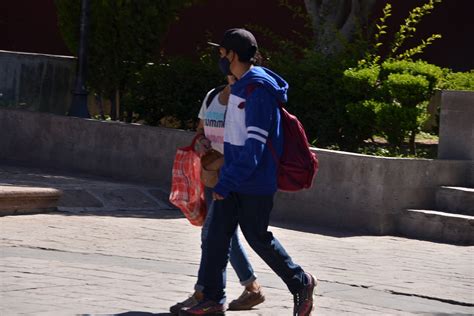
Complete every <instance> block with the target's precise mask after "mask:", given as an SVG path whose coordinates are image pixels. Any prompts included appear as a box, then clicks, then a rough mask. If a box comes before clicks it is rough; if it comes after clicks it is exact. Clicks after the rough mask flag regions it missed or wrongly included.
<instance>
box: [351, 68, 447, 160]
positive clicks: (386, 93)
mask: <svg viewBox="0 0 474 316" xmlns="http://www.w3.org/2000/svg"><path fill="white" fill-rule="evenodd" d="M378 69H379V67H378V66H377V65H367V64H366V65H365V67H364V66H359V68H355V69H348V70H346V71H345V72H344V81H345V82H346V86H345V89H346V90H347V92H348V93H349V94H350V95H351V97H352V99H353V100H355V101H357V102H350V103H348V104H347V105H346V109H347V111H348V113H349V114H351V113H357V114H358V115H354V114H352V117H353V118H354V119H356V121H355V122H353V125H355V127H353V130H354V131H355V132H359V133H361V134H360V135H359V137H358V138H357V137H356V138H355V139H356V140H358V141H359V144H360V142H361V141H363V140H364V139H363V138H362V136H364V137H371V136H373V135H374V134H375V133H380V134H382V135H384V136H385V137H386V138H387V139H388V141H389V143H391V144H392V145H395V146H400V145H401V144H402V143H403V142H404V140H405V138H406V137H407V136H410V140H411V144H412V146H413V148H412V149H413V152H414V150H415V148H414V138H415V135H416V133H418V132H419V131H420V129H421V126H422V125H423V123H424V122H425V121H426V119H427V117H428V116H427V104H428V103H427V101H428V100H429V98H430V96H431V95H432V94H433V91H434V88H435V87H436V86H437V85H438V83H439V81H440V80H441V79H442V75H443V71H442V69H441V68H439V67H437V66H434V65H430V64H427V63H425V62H411V61H386V62H384V63H382V65H381V66H380V71H378ZM376 75H378V77H376V78H375V76H376ZM369 110H372V111H373V113H370V112H369Z"/></svg>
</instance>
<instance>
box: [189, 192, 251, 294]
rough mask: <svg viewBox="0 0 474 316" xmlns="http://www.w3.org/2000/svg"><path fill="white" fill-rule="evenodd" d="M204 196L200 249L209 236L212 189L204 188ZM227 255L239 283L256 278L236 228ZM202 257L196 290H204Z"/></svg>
mask: <svg viewBox="0 0 474 316" xmlns="http://www.w3.org/2000/svg"><path fill="white" fill-rule="evenodd" d="M204 193H205V198H206V205H207V206H208V208H207V216H206V220H205V222H204V225H203V226H202V230H201V249H204V244H205V243H206V240H207V238H208V236H209V225H210V223H211V221H212V217H213V213H214V201H213V200H212V189H211V188H207V187H206V188H205V191H204ZM227 253H228V256H230V264H231V265H232V267H233V268H234V270H235V273H236V274H237V277H238V278H239V281H240V284H241V285H243V286H246V285H249V284H251V283H252V282H253V281H255V280H256V279H257V276H256V275H255V273H254V271H253V268H252V265H251V264H250V262H249V259H248V257H247V253H246V252H245V249H244V247H243V246H242V244H241V242H240V240H239V234H238V230H237V229H236V230H235V231H234V234H233V235H232V238H231V241H230V250H229V249H228V251H227ZM203 265H204V264H203V259H202V257H201V264H200V266H199V272H198V280H197V283H196V285H195V286H194V289H195V290H196V291H200V292H202V291H203V290H204V285H203V268H204V267H203Z"/></svg>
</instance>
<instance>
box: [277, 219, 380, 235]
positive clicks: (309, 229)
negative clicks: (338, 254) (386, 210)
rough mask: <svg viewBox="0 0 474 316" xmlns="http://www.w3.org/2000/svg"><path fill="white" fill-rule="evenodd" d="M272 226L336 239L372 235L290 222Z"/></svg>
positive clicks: (279, 222) (278, 222)
mask: <svg viewBox="0 0 474 316" xmlns="http://www.w3.org/2000/svg"><path fill="white" fill-rule="evenodd" d="M270 225H272V226H275V227H278V228H284V229H290V230H295V231H299V232H303V233H311V234H318V235H324V236H330V237H336V238H347V237H356V236H368V235H371V234H369V233H367V232H364V231H357V230H347V229H338V230H336V229H334V228H327V227H319V226H310V225H302V224H295V223H289V222H281V221H270Z"/></svg>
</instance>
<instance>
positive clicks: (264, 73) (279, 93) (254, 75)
mask: <svg viewBox="0 0 474 316" xmlns="http://www.w3.org/2000/svg"><path fill="white" fill-rule="evenodd" d="M249 84H259V85H262V86H264V87H265V88H266V89H267V90H268V91H270V92H271V93H272V94H273V95H274V96H275V97H276V98H277V99H278V101H280V102H283V103H286V101H287V100H288V96H287V92H288V83H287V82H286V81H285V79H283V78H282V77H280V76H279V75H278V74H276V73H274V72H273V71H271V70H270V69H267V68H265V67H260V66H254V67H252V68H251V69H250V70H249V71H248V72H247V73H245V74H244V76H243V77H242V78H240V79H239V80H237V82H236V83H234V85H233V86H232V90H233V91H243V89H244V90H245V89H246V88H247V86H248V85H249Z"/></svg>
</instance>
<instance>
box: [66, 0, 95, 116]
mask: <svg viewBox="0 0 474 316" xmlns="http://www.w3.org/2000/svg"><path fill="white" fill-rule="evenodd" d="M88 33H89V0H82V1H81V35H80V36H81V37H80V42H79V52H78V54H77V59H78V60H77V70H76V83H75V86H74V92H73V97H72V103H71V107H70V108H69V113H68V115H69V116H77V117H85V118H90V114H89V109H88V108H87V90H86V87H85V86H86V75H87V52H88Z"/></svg>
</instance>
